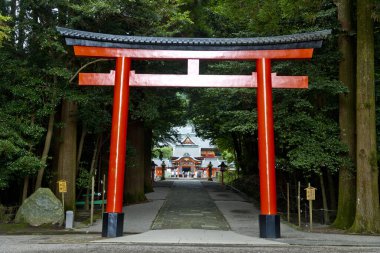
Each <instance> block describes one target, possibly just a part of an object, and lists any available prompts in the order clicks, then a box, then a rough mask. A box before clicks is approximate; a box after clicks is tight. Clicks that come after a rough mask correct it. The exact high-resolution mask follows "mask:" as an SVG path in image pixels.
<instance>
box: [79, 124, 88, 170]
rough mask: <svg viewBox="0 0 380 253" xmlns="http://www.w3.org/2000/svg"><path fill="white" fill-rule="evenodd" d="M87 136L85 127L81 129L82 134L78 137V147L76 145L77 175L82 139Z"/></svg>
mask: <svg viewBox="0 0 380 253" xmlns="http://www.w3.org/2000/svg"><path fill="white" fill-rule="evenodd" d="M86 135H87V128H86V127H85V126H83V127H82V132H81V135H80V140H79V145H78V154H77V174H78V173H79V163H80V160H81V158H82V152H83V145H84V139H85V138H86Z"/></svg>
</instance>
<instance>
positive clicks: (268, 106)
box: [256, 59, 277, 215]
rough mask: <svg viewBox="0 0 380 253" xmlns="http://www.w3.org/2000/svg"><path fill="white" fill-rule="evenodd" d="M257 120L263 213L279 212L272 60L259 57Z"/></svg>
mask: <svg viewBox="0 0 380 253" xmlns="http://www.w3.org/2000/svg"><path fill="white" fill-rule="evenodd" d="M256 71H257V121H258V135H259V139H258V142H259V175H260V209H261V214H264V215H275V214H277V203H276V174H275V155H274V130H273V109H272V78H271V60H270V59H258V60H257V61H256Z"/></svg>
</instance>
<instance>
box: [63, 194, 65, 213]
mask: <svg viewBox="0 0 380 253" xmlns="http://www.w3.org/2000/svg"><path fill="white" fill-rule="evenodd" d="M62 206H63V212H65V193H64V192H62Z"/></svg>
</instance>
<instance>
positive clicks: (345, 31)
mask: <svg viewBox="0 0 380 253" xmlns="http://www.w3.org/2000/svg"><path fill="white" fill-rule="evenodd" d="M335 3H336V5H337V7H338V20H339V22H340V24H341V28H342V33H341V34H340V35H339V51H340V53H341V54H342V59H341V61H340V63H339V80H340V81H341V82H342V83H343V84H344V85H345V86H346V87H347V88H348V93H346V94H341V95H340V97H339V126H340V138H341V141H342V142H343V143H345V144H346V145H347V147H348V150H349V157H350V158H351V160H352V161H353V163H354V164H355V161H356V134H355V130H356V127H355V126H356V114H355V113H356V109H355V108H356V102H355V100H356V99H355V94H356V93H355V91H356V89H355V88H356V87H355V53H354V41H353V38H352V36H351V35H350V34H351V33H352V28H353V26H352V13H351V11H352V2H351V0H336V1H335ZM355 180H356V178H355V174H354V172H353V170H352V169H351V168H350V167H347V166H343V167H341V168H340V170H339V189H338V210H337V216H336V219H335V221H334V223H333V226H334V227H337V228H341V229H347V228H349V227H350V226H351V225H352V223H353V221H354V217H355V199H356V187H355V184H356V181H355ZM348 185H349V186H350V187H347V186H348Z"/></svg>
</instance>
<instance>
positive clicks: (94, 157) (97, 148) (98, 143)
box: [84, 134, 102, 211]
mask: <svg viewBox="0 0 380 253" xmlns="http://www.w3.org/2000/svg"><path fill="white" fill-rule="evenodd" d="M101 145H102V134H98V137H97V138H96V144H95V148H94V151H93V153H92V159H91V165H90V175H91V177H92V176H95V174H96V173H94V172H95V169H96V162H97V161H98V157H99V152H100V147H101ZM90 190H91V189H90V185H89V186H88V187H87V189H86V197H85V201H84V209H85V210H86V211H88V210H89V207H90V205H89V197H90V195H91V194H90Z"/></svg>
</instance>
